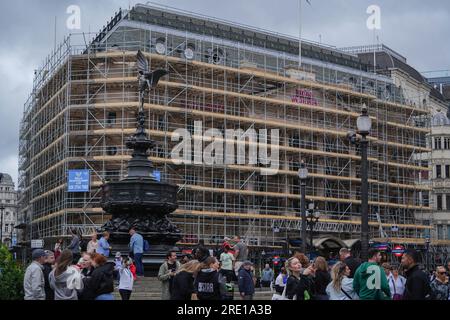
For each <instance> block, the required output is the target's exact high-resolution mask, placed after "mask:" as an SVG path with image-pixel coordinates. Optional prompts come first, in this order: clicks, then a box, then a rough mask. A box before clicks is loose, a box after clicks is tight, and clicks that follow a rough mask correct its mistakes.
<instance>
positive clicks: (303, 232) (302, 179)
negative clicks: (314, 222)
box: [298, 161, 308, 253]
mask: <svg viewBox="0 0 450 320" xmlns="http://www.w3.org/2000/svg"><path fill="white" fill-rule="evenodd" d="M298 177H299V179H300V193H301V200H300V210H301V216H302V230H301V238H302V251H303V253H306V180H307V179H308V169H307V168H306V165H305V162H304V161H302V162H301V163H300V169H299V170H298Z"/></svg>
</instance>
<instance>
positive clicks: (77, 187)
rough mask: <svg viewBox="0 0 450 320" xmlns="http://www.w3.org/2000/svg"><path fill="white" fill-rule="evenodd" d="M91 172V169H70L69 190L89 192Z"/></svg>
mask: <svg viewBox="0 0 450 320" xmlns="http://www.w3.org/2000/svg"><path fill="white" fill-rule="evenodd" d="M90 182H91V174H90V171H89V170H69V177H68V183H67V185H68V188H67V189H68V190H67V191H68V192H89V191H90Z"/></svg>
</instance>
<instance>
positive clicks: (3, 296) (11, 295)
mask: <svg viewBox="0 0 450 320" xmlns="http://www.w3.org/2000/svg"><path fill="white" fill-rule="evenodd" d="M24 273H25V272H24V270H23V267H22V266H21V265H20V264H18V263H17V262H15V261H14V259H13V256H12V254H11V253H10V252H9V250H8V248H7V247H6V246H4V245H0V300H23V297H24V292H23V278H24Z"/></svg>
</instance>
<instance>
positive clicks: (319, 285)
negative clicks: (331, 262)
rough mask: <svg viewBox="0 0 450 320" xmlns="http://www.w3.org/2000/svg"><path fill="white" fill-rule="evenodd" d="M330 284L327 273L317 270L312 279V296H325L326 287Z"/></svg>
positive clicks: (329, 277)
mask: <svg viewBox="0 0 450 320" xmlns="http://www.w3.org/2000/svg"><path fill="white" fill-rule="evenodd" d="M330 282H331V276H330V274H329V273H328V272H327V271H323V270H317V271H316V277H315V279H314V294H317V295H322V296H324V295H326V294H327V291H326V289H327V286H328V284H329V283H330Z"/></svg>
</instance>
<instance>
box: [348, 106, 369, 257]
mask: <svg viewBox="0 0 450 320" xmlns="http://www.w3.org/2000/svg"><path fill="white" fill-rule="evenodd" d="M356 125H357V129H358V131H357V132H356V133H355V132H349V133H348V134H347V137H348V139H349V140H350V142H351V143H353V144H356V145H359V146H360V148H361V259H362V260H363V261H367V259H368V251H369V183H368V163H367V148H368V145H369V141H368V140H367V136H368V135H369V134H370V130H371V129H372V119H370V117H369V111H368V109H367V106H366V104H364V105H363V107H362V113H361V115H360V116H359V117H358V119H357V121H356ZM356 134H358V135H360V137H358V136H357V135H356Z"/></svg>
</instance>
